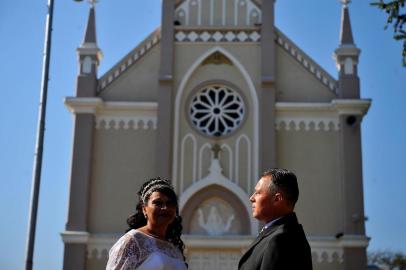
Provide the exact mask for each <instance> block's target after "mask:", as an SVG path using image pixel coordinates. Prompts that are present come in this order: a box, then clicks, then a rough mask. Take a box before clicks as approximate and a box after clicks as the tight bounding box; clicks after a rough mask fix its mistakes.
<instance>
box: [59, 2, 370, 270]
mask: <svg viewBox="0 0 406 270" xmlns="http://www.w3.org/2000/svg"><path fill="white" fill-rule="evenodd" d="M344 2H347V1H344ZM274 5H275V1H274V0H262V1H260V0H165V1H162V24H161V27H159V28H158V29H157V30H156V31H154V32H153V33H151V35H150V36H148V37H147V38H146V39H145V40H144V41H143V42H141V43H140V44H139V45H138V46H137V47H135V48H134V49H133V50H132V51H131V52H129V53H128V54H127V55H126V56H124V57H123V58H122V60H120V61H119V62H118V63H117V64H116V65H115V66H113V67H112V68H111V69H110V70H109V71H108V72H106V73H105V74H104V75H102V76H98V74H97V69H98V65H99V62H100V60H101V52H100V49H99V48H98V45H97V41H96V26H95V8H94V7H91V8H90V12H89V19H88V24H87V29H86V33H85V39H84V41H83V43H82V45H81V46H80V47H79V48H78V56H79V64H80V71H79V74H78V77H77V88H76V93H75V95H74V96H72V97H67V98H66V99H65V105H66V106H67V108H68V109H69V110H70V111H71V112H72V114H73V116H74V137H73V154H72V166H71V174H70V191H69V192H70V194H69V205H68V207H69V209H68V219H67V223H66V230H65V231H64V232H63V233H62V238H63V241H64V247H65V249H64V264H63V265H64V269H75V270H78V269H83V270H84V269H104V268H105V264H106V262H107V256H108V250H109V249H110V247H111V246H112V245H113V243H114V242H115V241H116V240H117V239H118V238H119V237H120V236H121V235H122V234H123V232H124V230H125V229H126V224H125V220H126V218H127V216H128V215H129V214H131V213H133V212H134V211H135V206H136V202H137V199H138V198H137V196H136V193H137V191H138V189H139V187H140V186H141V184H142V183H143V182H144V181H146V180H147V179H150V178H153V177H156V176H158V175H159V176H161V177H164V178H169V179H171V180H172V184H173V186H174V188H175V190H176V192H177V194H178V196H179V206H180V213H181V215H182V217H183V221H184V222H183V227H184V235H183V240H184V242H185V244H186V257H187V260H188V264H189V269H192V270H195V269H202V270H203V269H210V270H217V269H219V270H228V269H236V267H237V263H238V260H239V258H240V256H241V255H242V253H243V252H244V250H245V249H246V248H247V247H248V245H249V244H250V243H251V242H252V240H253V239H254V238H255V236H256V235H257V233H258V231H259V229H260V228H261V225H262V224H259V223H258V222H257V221H256V220H255V219H253V218H252V216H251V203H250V201H249V197H250V195H251V193H252V191H253V188H254V186H255V184H256V182H257V181H258V179H259V178H260V175H261V172H262V171H264V170H266V169H267V168H273V167H281V168H287V169H289V170H292V171H294V172H295V173H296V175H297V176H298V181H299V188H300V197H299V201H298V204H297V206H296V212H297V215H298V217H299V220H300V221H301V223H302V224H303V226H304V229H305V232H306V234H307V237H308V239H309V243H310V245H311V249H312V256H313V265H314V269H317V270H319V269H320V270H321V269H337V270H339V269H346V270H347V269H366V247H367V246H368V241H369V239H368V237H366V235H365V226H364V222H365V217H364V209H363V186H362V157H361V136H360V133H361V125H360V123H361V121H362V118H363V117H364V115H365V114H366V113H367V111H368V108H369V106H370V103H371V101H370V100H369V99H362V98H361V97H360V85H359V78H358V74H357V64H358V58H359V54H360V50H359V49H358V48H357V47H356V45H355V43H354V40H353V35H352V30H351V24H350V17H349V8H348V6H347V3H344V4H343V7H342V21H341V34H340V43H339V46H338V48H337V49H336V50H335V52H334V58H335V61H336V63H337V69H338V79H335V78H334V77H333V76H331V75H329V74H328V73H327V72H326V71H325V70H323V68H322V67H320V66H319V65H318V64H317V63H316V62H314V61H313V60H312V59H311V58H310V57H309V56H308V55H306V53H305V52H303V51H302V50H301V49H300V48H299V47H298V46H297V45H296V44H295V43H294V42H293V41H291V40H290V39H289V38H288V37H286V36H285V35H284V34H283V32H282V31H281V30H279V29H277V28H276V27H275V25H274ZM326 57H327V56H326ZM321 217H322V218H321Z"/></svg>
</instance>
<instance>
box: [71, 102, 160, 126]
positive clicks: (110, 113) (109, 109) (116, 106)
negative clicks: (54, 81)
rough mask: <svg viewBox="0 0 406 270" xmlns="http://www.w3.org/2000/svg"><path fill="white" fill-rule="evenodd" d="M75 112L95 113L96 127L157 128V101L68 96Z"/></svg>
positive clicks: (72, 110)
mask: <svg viewBox="0 0 406 270" xmlns="http://www.w3.org/2000/svg"><path fill="white" fill-rule="evenodd" d="M64 102H65V105H66V107H67V108H68V110H69V111H70V112H72V113H73V114H93V115H95V119H96V120H95V123H96V129H116V130H118V129H134V130H137V129H141V128H142V129H144V130H146V129H153V130H155V129H157V106H158V105H157V103H156V102H121V101H107V102H104V101H103V99H102V98H78V97H66V98H65V101H64Z"/></svg>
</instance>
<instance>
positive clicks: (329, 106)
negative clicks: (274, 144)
mask: <svg viewBox="0 0 406 270" xmlns="http://www.w3.org/2000/svg"><path fill="white" fill-rule="evenodd" d="M370 105H371V100H370V99H333V100H332V101H331V102H330V103H327V102H326V103H305V102H277V103H276V105H275V107H276V119H275V125H276V129H277V130H281V129H282V128H284V129H285V130H290V129H291V126H292V127H293V129H294V130H296V131H298V130H300V126H301V125H303V126H304V130H306V131H308V130H310V129H311V127H312V125H313V126H314V129H315V130H316V131H318V130H324V131H328V130H330V126H332V127H333V129H332V130H334V131H338V130H340V121H339V116H340V115H357V116H361V117H363V116H364V115H365V114H366V113H367V112H368V109H369V107H370ZM320 127H323V128H322V129H321V128H320Z"/></svg>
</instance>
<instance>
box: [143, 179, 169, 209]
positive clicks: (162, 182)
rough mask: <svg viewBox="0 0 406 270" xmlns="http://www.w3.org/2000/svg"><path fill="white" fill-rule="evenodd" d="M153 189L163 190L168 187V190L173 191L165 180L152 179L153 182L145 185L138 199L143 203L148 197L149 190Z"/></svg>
mask: <svg viewBox="0 0 406 270" xmlns="http://www.w3.org/2000/svg"><path fill="white" fill-rule="evenodd" d="M153 187H159V188H161V187H162V188H163V187H168V188H170V189H172V190H173V187H172V185H171V184H170V183H169V182H168V181H167V180H164V179H160V178H157V179H153V180H151V182H149V183H148V184H146V185H145V186H144V188H143V189H142V191H141V192H140V198H141V200H142V201H143V202H144V203H145V199H146V197H147V195H150V192H149V191H150V190H151V189H152V188H153Z"/></svg>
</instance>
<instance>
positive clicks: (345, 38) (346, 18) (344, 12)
mask: <svg viewBox="0 0 406 270" xmlns="http://www.w3.org/2000/svg"><path fill="white" fill-rule="evenodd" d="M341 3H342V4H343V7H342V9H341V32H340V45H343V44H354V38H353V37H352V29H351V21H350V12H349V11H348V4H349V3H351V1H350V0H341Z"/></svg>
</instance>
